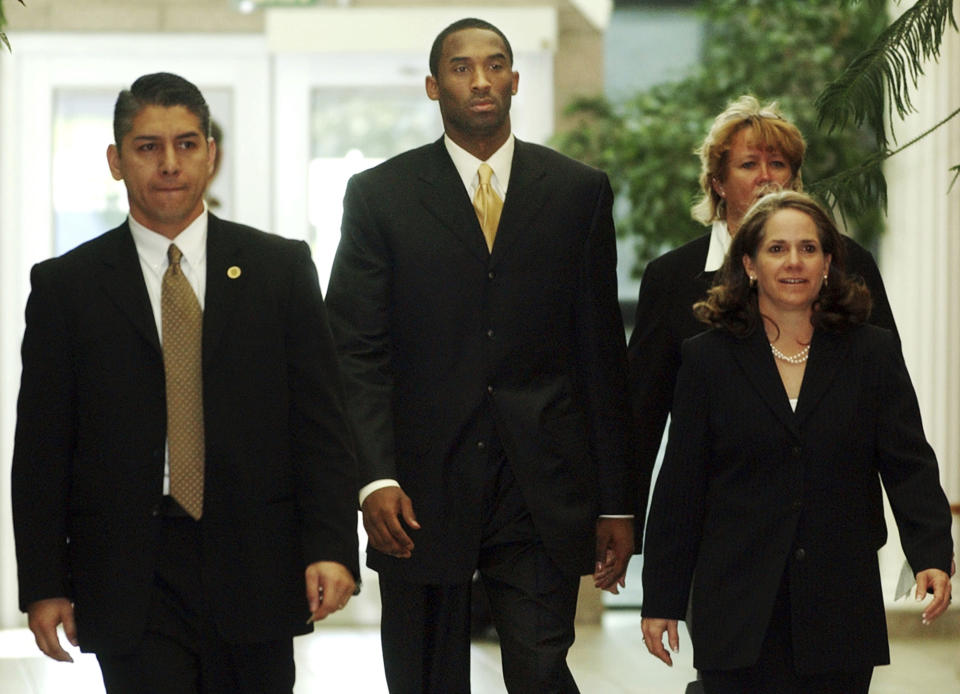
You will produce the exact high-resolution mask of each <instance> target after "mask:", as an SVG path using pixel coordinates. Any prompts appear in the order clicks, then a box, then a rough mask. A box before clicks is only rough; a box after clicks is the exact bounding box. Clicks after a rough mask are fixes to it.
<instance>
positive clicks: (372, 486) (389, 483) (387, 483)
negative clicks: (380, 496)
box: [360, 479, 400, 508]
mask: <svg viewBox="0 0 960 694" xmlns="http://www.w3.org/2000/svg"><path fill="white" fill-rule="evenodd" d="M399 486H400V483H399V482H397V481H396V480H391V479H382V480H374V481H373V482H370V483H369V484H365V485H363V487H362V488H361V489H360V508H363V502H364V501H365V500H366V498H367V497H368V496H370V495H371V494H373V493H374V492H375V491H377V490H378V489H383V488H384V487H399Z"/></svg>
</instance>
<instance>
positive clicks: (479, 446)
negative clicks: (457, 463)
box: [477, 441, 487, 451]
mask: <svg viewBox="0 0 960 694" xmlns="http://www.w3.org/2000/svg"><path fill="white" fill-rule="evenodd" d="M486 448H487V444H485V443H484V442H483V441H477V450H478V451H483V450H486Z"/></svg>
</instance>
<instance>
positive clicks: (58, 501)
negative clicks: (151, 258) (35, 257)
mask: <svg viewBox="0 0 960 694" xmlns="http://www.w3.org/2000/svg"><path fill="white" fill-rule="evenodd" d="M45 268H49V266H44V265H40V266H36V267H34V268H33V271H32V272H31V285H32V290H31V293H30V298H29V299H28V300H27V309H26V331H25V332H24V336H23V345H22V350H21V351H22V360H23V372H22V376H21V380H20V396H19V399H18V402H17V426H16V434H15V438H14V450H13V469H12V478H11V486H12V497H13V527H14V537H15V540H16V552H17V571H18V579H19V587H20V609H21V610H24V611H26V608H27V606H28V605H29V604H30V603H32V602H34V601H36V600H42V599H46V598H54V597H68V598H69V597H72V596H71V591H70V579H69V568H68V556H67V547H68V546H67V521H66V518H67V510H68V506H69V495H70V489H69V478H70V465H71V460H72V457H73V449H74V439H75V430H76V413H75V407H76V402H75V396H74V394H75V380H74V375H73V369H72V361H71V356H70V340H69V337H68V331H67V327H66V319H65V316H64V314H63V310H62V307H61V306H60V305H59V302H58V301H57V297H56V291H55V289H54V286H53V284H54V283H53V282H52V278H51V277H50V276H49V275H50V273H49V272H45V271H44V269H45Z"/></svg>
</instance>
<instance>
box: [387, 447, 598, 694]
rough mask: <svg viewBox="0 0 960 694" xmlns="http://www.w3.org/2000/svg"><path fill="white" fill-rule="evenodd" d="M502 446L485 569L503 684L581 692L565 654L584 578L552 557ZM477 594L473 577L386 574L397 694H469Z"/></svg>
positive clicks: (553, 693)
mask: <svg viewBox="0 0 960 694" xmlns="http://www.w3.org/2000/svg"><path fill="white" fill-rule="evenodd" d="M493 449H494V450H493V451H492V452H491V456H490V459H489V464H490V468H489V480H488V484H487V493H486V495H485V498H484V518H483V524H484V525H483V528H484V531H483V538H482V544H481V547H480V559H479V565H478V567H477V568H478V570H479V572H480V576H481V579H482V581H483V586H484V589H485V590H486V591H487V596H488V598H489V600H490V608H491V612H492V615H493V622H494V625H495V626H496V629H497V633H498V634H499V637H500V651H501V659H502V663H503V677H504V683H505V684H506V686H507V691H509V692H511V693H517V694H530V693H531V692H534V693H536V694H577V693H578V692H579V690H578V689H577V685H576V683H575V682H574V679H573V675H572V674H571V673H570V669H569V667H567V662H566V657H567V651H568V650H569V648H570V646H571V645H572V644H573V641H574V636H575V633H574V617H575V615H576V608H577V591H578V588H579V585H580V580H579V577H577V576H567V575H564V574H562V573H561V572H560V571H559V570H558V569H557V567H556V566H555V565H554V563H553V562H552V561H551V560H550V558H549V557H548V556H547V554H546V551H545V550H544V547H543V543H542V542H541V541H540V539H539V538H538V536H537V534H536V532H535V529H534V527H533V521H532V520H531V518H530V513H529V512H528V511H527V509H526V504H525V503H524V501H523V496H522V494H521V493H520V490H519V487H518V486H517V483H516V480H515V479H514V477H513V473H512V472H511V470H510V466H509V464H508V462H507V460H506V458H505V456H504V455H503V452H502V450H498V449H499V446H494V447H493ZM414 503H416V502H414ZM470 591H471V584H470V580H469V578H468V579H467V580H465V581H464V582H463V583H462V584H457V585H421V584H414V583H408V582H406V581H404V580H402V579H399V578H397V577H396V576H390V575H386V574H384V573H381V574H380V598H381V602H382V614H381V626H380V629H381V644H382V647H383V661H384V668H385V671H386V676H387V684H388V686H389V689H390V692H391V694H467V693H468V692H469V691H470V606H471V605H470V603H471V601H470Z"/></svg>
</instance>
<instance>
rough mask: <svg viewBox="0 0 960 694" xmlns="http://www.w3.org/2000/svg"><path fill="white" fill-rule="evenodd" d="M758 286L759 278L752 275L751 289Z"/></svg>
mask: <svg viewBox="0 0 960 694" xmlns="http://www.w3.org/2000/svg"><path fill="white" fill-rule="evenodd" d="M756 286H757V278H756V277H754V276H753V275H750V288H751V289H753V288H754V287H756Z"/></svg>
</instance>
